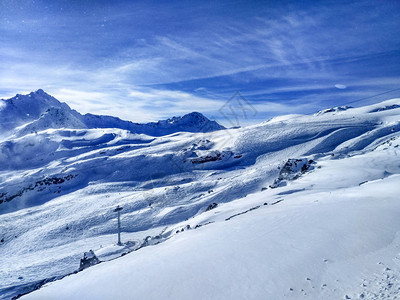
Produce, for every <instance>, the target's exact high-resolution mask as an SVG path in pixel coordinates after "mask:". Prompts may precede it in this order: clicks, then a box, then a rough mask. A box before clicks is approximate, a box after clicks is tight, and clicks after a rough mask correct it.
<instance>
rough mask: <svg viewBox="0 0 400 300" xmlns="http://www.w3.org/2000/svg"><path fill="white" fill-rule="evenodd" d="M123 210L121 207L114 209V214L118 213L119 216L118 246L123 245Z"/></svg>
mask: <svg viewBox="0 0 400 300" xmlns="http://www.w3.org/2000/svg"><path fill="white" fill-rule="evenodd" d="M121 210H122V207H120V206H119V205H118V206H117V208H116V209H114V212H116V213H117V214H118V243H117V245H118V246H122V243H121V217H120V215H121V213H120V211H121Z"/></svg>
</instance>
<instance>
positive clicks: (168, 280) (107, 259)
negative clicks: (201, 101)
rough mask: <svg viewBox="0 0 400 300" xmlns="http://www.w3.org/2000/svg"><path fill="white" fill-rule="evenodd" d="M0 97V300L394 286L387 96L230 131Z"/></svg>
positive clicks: (384, 291) (398, 256)
mask: <svg viewBox="0 0 400 300" xmlns="http://www.w3.org/2000/svg"><path fill="white" fill-rule="evenodd" d="M0 101H1V103H0V266H1V268H0V299H10V298H13V297H17V296H22V297H21V299H139V298H141V299H286V298H288V299H396V297H398V295H399V294H400V250H399V249H400V248H399V247H400V218H399V213H400V196H399V195H400V146H399V145H400V99H392V100H387V101H384V102H381V103H377V104H374V105H370V106H364V107H359V108H351V107H339V108H331V109H326V110H323V111H320V112H318V113H315V114H314V115H286V116H280V117H275V118H273V119H271V120H268V121H265V122H263V123H261V124H258V125H253V126H248V127H244V128H231V129H227V128H225V127H223V126H221V125H219V124H218V123H217V122H215V121H210V120H209V119H207V118H206V117H205V116H203V115H202V114H200V113H191V114H188V115H185V116H183V117H173V118H171V119H168V120H164V121H159V122H154V123H147V124H137V123H132V122H128V121H123V120H120V119H118V118H114V117H110V116H97V115H91V114H86V115H82V114H80V113H78V112H77V111H74V110H72V109H70V108H69V106H68V105H67V104H65V103H61V102H59V101H58V100H57V99H55V98H53V97H52V96H50V95H48V94H46V93H45V92H44V91H43V90H38V91H36V92H33V93H30V94H28V95H17V96H16V97H14V98H11V99H8V100H0ZM118 205H119V206H121V207H123V210H122V212H121V225H122V243H123V244H122V245H120V246H119V245H117V244H116V242H117V240H116V230H117V225H116V224H117V215H116V213H115V212H114V211H113V210H114V209H115V208H116V207H117V206H118ZM89 250H93V251H94V253H95V254H96V256H97V257H98V258H99V260H100V261H101V263H100V264H98V265H95V266H92V267H90V268H88V269H85V270H83V271H81V272H76V271H77V270H78V268H79V261H80V259H81V258H82V256H83V253H84V252H87V251H89ZM67 275H68V276H67ZM61 278H62V279H61ZM56 279H61V280H56ZM38 288H40V289H38ZM35 289H38V290H37V291H34V292H32V291H33V290H35ZM30 292H32V293H30ZM23 294H26V295H23Z"/></svg>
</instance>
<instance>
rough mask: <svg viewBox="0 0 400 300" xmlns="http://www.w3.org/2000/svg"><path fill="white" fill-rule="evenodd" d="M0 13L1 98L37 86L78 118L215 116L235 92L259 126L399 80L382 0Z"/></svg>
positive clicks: (54, 6) (389, 5)
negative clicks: (195, 113) (250, 107)
mask: <svg viewBox="0 0 400 300" xmlns="http://www.w3.org/2000/svg"><path fill="white" fill-rule="evenodd" d="M0 8H1V9H0V10H1V12H0V97H3V98H6V97H10V96H12V95H14V94H15V93H22V92H27V91H31V90H36V89H38V88H43V89H45V90H47V91H48V92H49V93H51V94H54V95H55V96H56V97H58V98H60V100H62V101H66V102H67V103H69V104H70V105H71V107H73V108H75V109H77V110H78V111H80V112H83V113H85V112H92V113H100V114H112V115H116V116H118V117H121V118H124V119H129V120H133V121H137V122H142V121H152V120H156V119H159V118H163V117H167V116H171V115H178V114H183V113H187V112H190V111H195V110H197V111H201V112H204V113H206V114H208V115H209V116H215V117H216V118H218V109H219V108H220V107H221V106H222V105H223V103H224V101H227V100H228V99H229V97H230V96H231V95H232V94H233V93H234V92H236V91H237V90H240V91H242V93H243V94H244V95H245V96H246V97H247V98H248V100H249V101H250V102H251V103H252V104H254V105H255V107H256V108H257V110H258V111H259V112H260V113H259V114H258V117H257V118H255V119H254V122H256V121H259V120H260V119H259V118H266V117H268V116H270V115H271V114H282V113H287V112H290V113H293V112H296V111H297V112H310V113H311V112H313V111H315V110H318V109H322V108H324V107H325V106H332V105H334V104H336V105H342V104H345V103H346V101H350V100H351V99H357V98H362V97H364V95H365V94H366V93H369V94H371V93H375V92H379V91H382V90H385V89H387V90H389V89H392V88H394V87H396V86H398V82H399V77H400V70H399V63H400V62H399V54H398V49H399V48H400V45H399V43H398V42H397V40H398V39H396V38H395V37H397V36H398V35H399V34H400V29H399V28H400V24H399V21H398V20H399V19H400V8H399V6H398V4H396V3H395V2H390V1H388V2H385V4H380V5H379V6H377V5H376V3H374V2H373V1H372V2H371V1H356V2H354V3H351V4H350V3H340V2H337V3H336V2H335V3H329V4H326V3H324V2H321V3H320V2H317V3H313V4H312V5H310V4H302V5H299V4H297V2H293V3H290V4H289V5H286V4H279V3H275V4H271V3H270V4H258V3H257V4H255V3H254V4H253V5H249V4H248V3H247V2H241V1H238V2H237V3H236V6H235V7H232V5H231V4H230V3H228V2H226V3H225V2H223V1H222V2H221V3H211V2H210V3H208V2H204V3H202V4H199V5H198V6H196V8H194V7H191V6H188V5H178V4H177V3H174V2H172V3H170V4H169V5H167V4H158V6H154V4H150V3H146V2H138V3H136V4H135V5H133V4H132V3H131V2H129V1H122V0H121V1H115V3H113V4H106V3H99V4H98V6H89V5H88V4H87V3H86V4H85V3H83V2H82V3H80V2H76V3H75V2H74V4H71V5H70V6H65V5H64V6H63V5H62V3H61V2H60V3H56V2H54V3H51V4H49V5H46V6H43V5H37V6H30V7H28V8H27V9H26V10H24V9H20V8H18V9H17V8H13V7H12V6H11V5H10V6H7V5H5V4H3V6H2V7H0ZM38 12H40V14H38ZM38 16H41V17H40V18H39V17H38ZM335 85H336V86H339V85H341V86H346V88H345V89H342V90H340V89H338V88H335Z"/></svg>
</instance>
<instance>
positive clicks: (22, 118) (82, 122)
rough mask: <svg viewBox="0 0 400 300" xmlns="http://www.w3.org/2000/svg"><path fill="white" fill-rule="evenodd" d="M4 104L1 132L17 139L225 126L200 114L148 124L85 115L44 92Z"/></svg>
mask: <svg viewBox="0 0 400 300" xmlns="http://www.w3.org/2000/svg"><path fill="white" fill-rule="evenodd" d="M0 101H1V103H0V131H3V132H4V131H8V132H10V131H12V132H14V133H15V134H16V135H17V136H22V135H25V134H29V133H34V132H38V131H42V130H46V129H49V128H55V129H57V128H76V129H94V128H119V129H124V130H129V131H130V132H132V133H143V134H147V135H150V136H162V135H167V134H171V133H175V132H181V131H183V132H210V131H216V130H220V129H224V127H223V126H222V125H220V124H218V123H217V122H215V121H211V120H209V119H208V118H206V117H205V116H204V115H202V114H201V113H198V112H192V113H190V114H187V115H184V116H182V117H173V118H170V119H167V120H162V121H158V122H151V123H146V124H139V123H133V122H130V121H124V120H121V119H119V118H117V117H112V116H101V115H94V114H85V115H82V114H80V113H79V112H77V111H76V110H73V109H71V108H70V107H69V106H68V105H67V104H66V103H62V102H60V101H58V100H57V99H56V98H54V97H52V96H51V95H49V94H47V93H46V92H44V91H43V90H42V89H39V90H37V91H36V92H32V93H30V94H28V95H19V94H18V95H16V96H15V97H13V98H10V99H7V100H0Z"/></svg>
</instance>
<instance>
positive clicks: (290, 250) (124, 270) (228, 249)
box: [23, 155, 400, 299]
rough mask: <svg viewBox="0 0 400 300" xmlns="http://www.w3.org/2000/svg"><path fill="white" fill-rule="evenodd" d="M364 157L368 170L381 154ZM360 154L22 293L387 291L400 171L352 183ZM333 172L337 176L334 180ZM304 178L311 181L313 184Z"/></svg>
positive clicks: (398, 242) (177, 295)
mask: <svg viewBox="0 0 400 300" xmlns="http://www.w3.org/2000/svg"><path fill="white" fill-rule="evenodd" d="M369 158H370V160H369V162H370V168H371V171H373V169H374V168H373V167H376V164H380V163H381V162H380V158H381V157H380V156H379V155H372V157H369ZM376 158H378V160H375V159H376ZM391 158H393V157H392V156H389V157H388V159H387V162H386V163H387V164H388V165H390V159H391ZM364 159H365V158H364ZM364 159H360V158H359V157H353V158H347V159H344V160H343V163H342V166H341V167H339V168H340V171H341V172H340V173H338V170H337V166H335V165H336V162H337V161H332V160H329V161H326V162H325V164H324V166H323V167H322V168H321V169H320V170H318V171H316V172H314V173H312V174H309V175H308V176H307V177H304V178H303V179H304V180H303V179H300V180H299V181H298V182H296V183H294V184H293V185H292V186H291V187H290V188H291V189H294V188H295V189H296V190H302V189H305V190H303V191H302V192H297V193H293V194H286V195H285V197H284V201H282V202H280V203H279V204H276V205H272V206H271V205H263V203H264V202H265V201H271V202H272V201H273V200H276V199H278V198H279V194H280V193H276V191H277V190H268V191H265V192H260V193H257V194H253V195H251V196H248V197H246V198H245V199H242V200H238V201H234V202H232V203H229V204H225V205H223V206H224V207H222V208H219V211H218V212H216V214H217V215H218V217H214V216H209V217H208V219H207V220H213V219H215V223H213V224H210V225H207V226H203V227H201V228H199V229H196V230H191V231H185V232H183V233H179V234H177V235H175V236H174V237H173V238H171V239H169V240H168V241H166V242H164V243H162V244H159V245H157V246H152V247H146V248H143V249H141V250H139V251H137V252H133V253H130V254H128V255H126V256H125V257H123V258H121V259H118V260H115V261H113V262H110V263H105V264H102V265H99V266H96V267H93V268H91V269H88V270H85V271H83V272H81V273H79V274H77V275H72V276H69V277H67V278H65V279H63V280H62V281H59V282H54V283H50V284H48V285H46V287H45V288H43V289H41V290H39V291H37V292H34V293H32V294H29V295H27V296H26V297H23V299H54V298H57V299H73V298H75V299H76V298H79V299H100V298H101V299H127V298H133V299H136V298H146V299H189V298H190V299H211V298H212V299H244V298H246V299H286V298H289V299H344V297H345V296H346V295H347V296H348V297H350V298H351V299H360V298H361V297H362V296H361V295H364V297H365V298H366V299H375V298H377V297H380V298H379V299H381V298H383V299H394V298H393V297H394V296H395V295H397V294H398V288H399V287H400V282H399V281H398V279H399V277H398V276H399V270H400V265H399V259H400V256H399V253H398V248H399V246H400V235H399V229H400V227H399V225H400V222H399V219H398V213H399V211H400V202H399V201H398V193H399V192H400V189H399V188H397V189H394V188H393V187H394V186H396V185H398V183H399V182H400V181H399V180H400V174H396V175H391V176H389V177H387V178H384V179H379V180H375V181H373V182H370V183H368V184H365V185H361V186H359V185H358V184H357V185H353V181H354V174H352V173H350V174H348V173H347V172H346V171H347V170H348V168H350V169H359V168H360V172H362V171H363V170H362V169H363V168H362V167H363V165H364ZM331 168H334V170H332V169H331ZM399 171H400V170H399V166H397V172H398V173H399ZM332 174H337V175H338V174H341V175H342V176H343V177H344V178H342V180H341V181H340V182H336V181H335V178H332V177H330V176H331V175H332ZM322 178H325V180H322ZM329 178H330V180H329ZM310 182H313V183H314V184H315V182H318V183H317V184H315V187H314V188H313V189H312V190H310V189H307V187H309V184H310ZM343 182H348V184H347V185H343ZM242 202H245V204H243V203H242ZM254 205H260V208H259V209H255V210H253V211H250V212H248V213H247V214H243V215H240V216H237V217H235V218H232V219H230V220H229V221H224V218H225V217H227V216H228V215H229V214H230V210H235V211H236V210H243V209H244V208H245V207H246V206H247V207H250V206H254ZM225 206H227V207H225ZM225 211H226V212H225ZM213 213H214V212H212V211H210V212H209V213H208V214H209V215H212V214H213ZM222 216H223V218H221V217H222ZM199 219H200V218H199ZM197 221H198V220H197V218H194V219H192V220H190V222H188V223H191V224H195V223H196V222H197ZM387 276H389V277H387ZM376 278H379V280H380V281H377V280H376ZM392 281H393V283H392ZM363 285H365V286H363ZM384 296H385V297H386V298H385V297H384Z"/></svg>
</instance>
